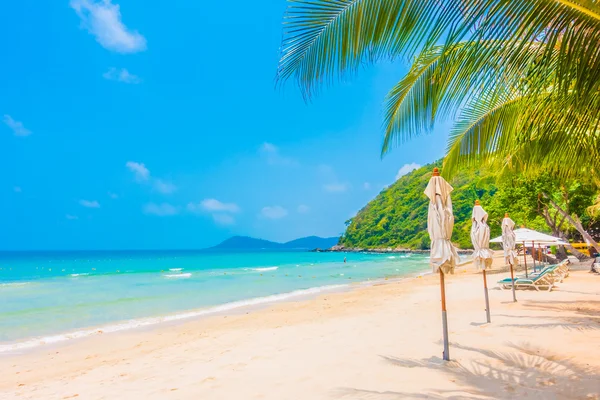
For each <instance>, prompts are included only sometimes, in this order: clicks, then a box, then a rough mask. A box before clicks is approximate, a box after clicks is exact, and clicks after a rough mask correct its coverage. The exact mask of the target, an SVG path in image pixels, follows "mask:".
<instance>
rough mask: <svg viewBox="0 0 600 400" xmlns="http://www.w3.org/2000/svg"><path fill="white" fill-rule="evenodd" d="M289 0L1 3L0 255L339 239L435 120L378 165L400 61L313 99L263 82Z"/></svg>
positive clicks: (437, 138)
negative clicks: (387, 101) (239, 240)
mask: <svg viewBox="0 0 600 400" xmlns="http://www.w3.org/2000/svg"><path fill="white" fill-rule="evenodd" d="M285 8H286V3H285V1H284V0H278V1H269V2H242V1H233V2H202V1H201V2H199V1H191V0H189V1H188V0H181V1H177V2H171V3H168V4H167V3H164V4H162V5H161V6H160V7H159V6H152V5H150V4H149V3H148V2H145V1H142V0H112V1H109V0H101V1H93V0H60V1H52V2H40V1H38V0H21V1H18V2H9V3H7V4H5V5H3V18H2V23H1V24H0V46H1V47H2V50H3V54H4V55H5V57H4V59H3V62H2V63H0V82H1V95H0V118H1V119H2V121H1V123H0V152H1V155H2V156H1V157H0V168H1V169H2V171H4V173H2V174H1V175H0V248H1V249H3V250H29V249H154V248H159V249H166V248H201V247H206V246H210V245H214V244H216V243H218V242H219V241H221V240H223V239H225V238H227V237H229V236H231V235H234V234H240V235H250V236H255V237H261V238H265V239H270V240H277V241H286V240H291V239H294V238H297V237H301V236H307V235H313V234H314V235H320V236H336V235H339V234H341V233H342V232H343V230H344V221H346V220H347V219H348V218H350V217H352V216H353V215H354V214H355V213H356V212H357V211H358V210H359V209H360V208H361V207H362V206H364V205H365V204H366V203H367V202H368V201H369V200H370V199H372V198H373V197H375V196H376V195H377V194H378V193H379V191H380V190H381V189H382V188H383V187H384V186H386V185H389V184H390V183H392V182H394V180H395V178H396V176H397V174H398V171H399V170H401V169H402V170H406V169H409V168H408V167H406V166H407V165H413V164H416V165H422V164H425V163H428V162H431V161H433V160H435V159H437V158H439V157H441V156H442V155H443V152H444V148H445V140H446V133H445V132H446V129H443V128H440V129H437V130H436V132H435V133H433V134H432V135H430V136H426V137H422V138H418V139H416V140H413V141H411V142H410V143H407V144H406V145H403V146H402V147H401V148H397V149H395V150H394V151H393V152H392V153H391V154H390V155H389V156H387V157H386V158H384V159H383V160H381V159H380V157H379V151H380V146H381V141H382V134H381V121H382V103H383V100H384V97H385V94H386V92H387V91H388V90H389V89H390V88H391V87H392V85H393V84H394V83H395V82H396V81H397V80H398V79H399V78H400V77H401V76H402V74H403V73H404V72H405V70H406V65H405V64H403V63H398V64H389V63H388V64H382V65H377V66H373V67H366V68H365V69H363V70H362V71H360V73H359V74H358V76H356V77H352V78H348V79H345V80H343V81H340V82H338V83H337V84H336V85H334V86H332V87H330V88H327V89H326V90H324V91H323V92H322V93H321V94H320V95H319V96H318V97H316V98H315V99H314V100H313V101H312V102H311V103H309V104H307V103H305V102H304V101H303V99H302V96H301V94H300V92H299V90H298V89H297V88H296V87H295V85H294V84H293V83H292V82H290V83H288V84H287V85H286V86H284V87H283V88H282V89H276V88H275V83H274V78H275V72H276V67H277V60H278V55H279V53H278V52H279V45H280V41H281V35H282V29H281V22H282V16H283V13H284V11H285Z"/></svg>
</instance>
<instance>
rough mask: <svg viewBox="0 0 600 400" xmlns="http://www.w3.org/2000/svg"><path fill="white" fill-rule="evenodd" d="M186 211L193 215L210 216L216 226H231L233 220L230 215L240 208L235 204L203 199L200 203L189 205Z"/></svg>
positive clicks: (233, 222)
mask: <svg viewBox="0 0 600 400" xmlns="http://www.w3.org/2000/svg"><path fill="white" fill-rule="evenodd" d="M187 210H188V211H189V212H191V213H194V214H210V215H211V216H212V218H213V220H214V221H215V223H216V224H218V225H233V224H235V218H234V216H233V215H232V214H235V213H238V212H240V207H239V206H238V205H237V204H235V203H224V202H222V201H219V200H217V199H204V200H202V201H201V202H200V203H189V204H188V205H187Z"/></svg>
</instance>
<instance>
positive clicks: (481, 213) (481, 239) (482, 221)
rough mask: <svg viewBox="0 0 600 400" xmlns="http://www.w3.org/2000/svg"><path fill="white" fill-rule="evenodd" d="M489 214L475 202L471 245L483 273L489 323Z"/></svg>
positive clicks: (490, 263)
mask: <svg viewBox="0 0 600 400" xmlns="http://www.w3.org/2000/svg"><path fill="white" fill-rule="evenodd" d="M487 219H488V213H486V212H485V210H484V209H483V207H481V205H480V204H479V200H477V201H475V207H473V214H472V217H471V221H472V223H473V225H472V226H471V243H473V249H474V251H473V261H474V262H475V266H476V267H477V270H478V271H483V290H484V292H485V313H486V316H487V322H488V323H490V322H492V320H491V317H490V300H489V297H488V289H487V278H486V275H485V271H486V270H487V269H489V268H490V267H491V266H492V261H493V260H492V257H493V255H494V254H493V253H492V251H491V250H490V227H489V226H488V224H487Z"/></svg>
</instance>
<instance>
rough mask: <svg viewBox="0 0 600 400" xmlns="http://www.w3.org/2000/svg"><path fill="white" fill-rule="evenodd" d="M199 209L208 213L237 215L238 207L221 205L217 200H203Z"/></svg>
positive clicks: (233, 204) (235, 205) (230, 204)
mask: <svg viewBox="0 0 600 400" xmlns="http://www.w3.org/2000/svg"><path fill="white" fill-rule="evenodd" d="M199 208H200V209H202V210H204V211H208V212H219V211H221V212H223V211H224V212H231V213H237V212H239V211H240V207H239V206H238V205H237V204H235V203H223V202H222V201H219V200H217V199H204V200H202V201H201V202H200V204H199Z"/></svg>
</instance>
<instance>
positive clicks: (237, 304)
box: [0, 285, 349, 353]
mask: <svg viewBox="0 0 600 400" xmlns="http://www.w3.org/2000/svg"><path fill="white" fill-rule="evenodd" d="M347 287H349V285H329V286H320V287H314V288H310V289H303V290H295V291H293V292H288V293H282V294H274V295H271V296H265V297H256V298H252V299H247V300H240V301H234V302H231V303H225V304H221V305H219V306H215V307H211V308H206V309H200V310H194V311H188V312H184V313H180V314H173V315H167V316H164V317H155V318H142V319H135V320H131V321H126V322H122V323H117V324H114V325H106V326H100V327H97V328H89V329H82V330H79V331H75V332H69V333H64V334H58V335H51V336H45V337H41V338H35V339H30V340H26V341H23V342H17V343H12V344H4V345H0V353H5V352H8V351H19V350H25V349H31V348H34V347H37V346H42V345H45V344H52V343H59V342H64V341H67V340H71V339H79V338H84V337H88V336H92V335H98V334H104V333H112V332H120V331H125V330H129V329H134V328H141V327H147V326H152V325H158V324H160V323H163V322H172V321H179V320H184V319H190V318H196V317H201V316H206V315H211V314H216V313H220V312H224V311H230V310H234V309H236V308H241V307H251V306H258V305H261V304H267V303H274V302H277V301H283V300H288V299H291V298H295V297H302V296H311V295H316V294H319V293H322V292H326V291H333V290H337V289H342V288H347Z"/></svg>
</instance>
